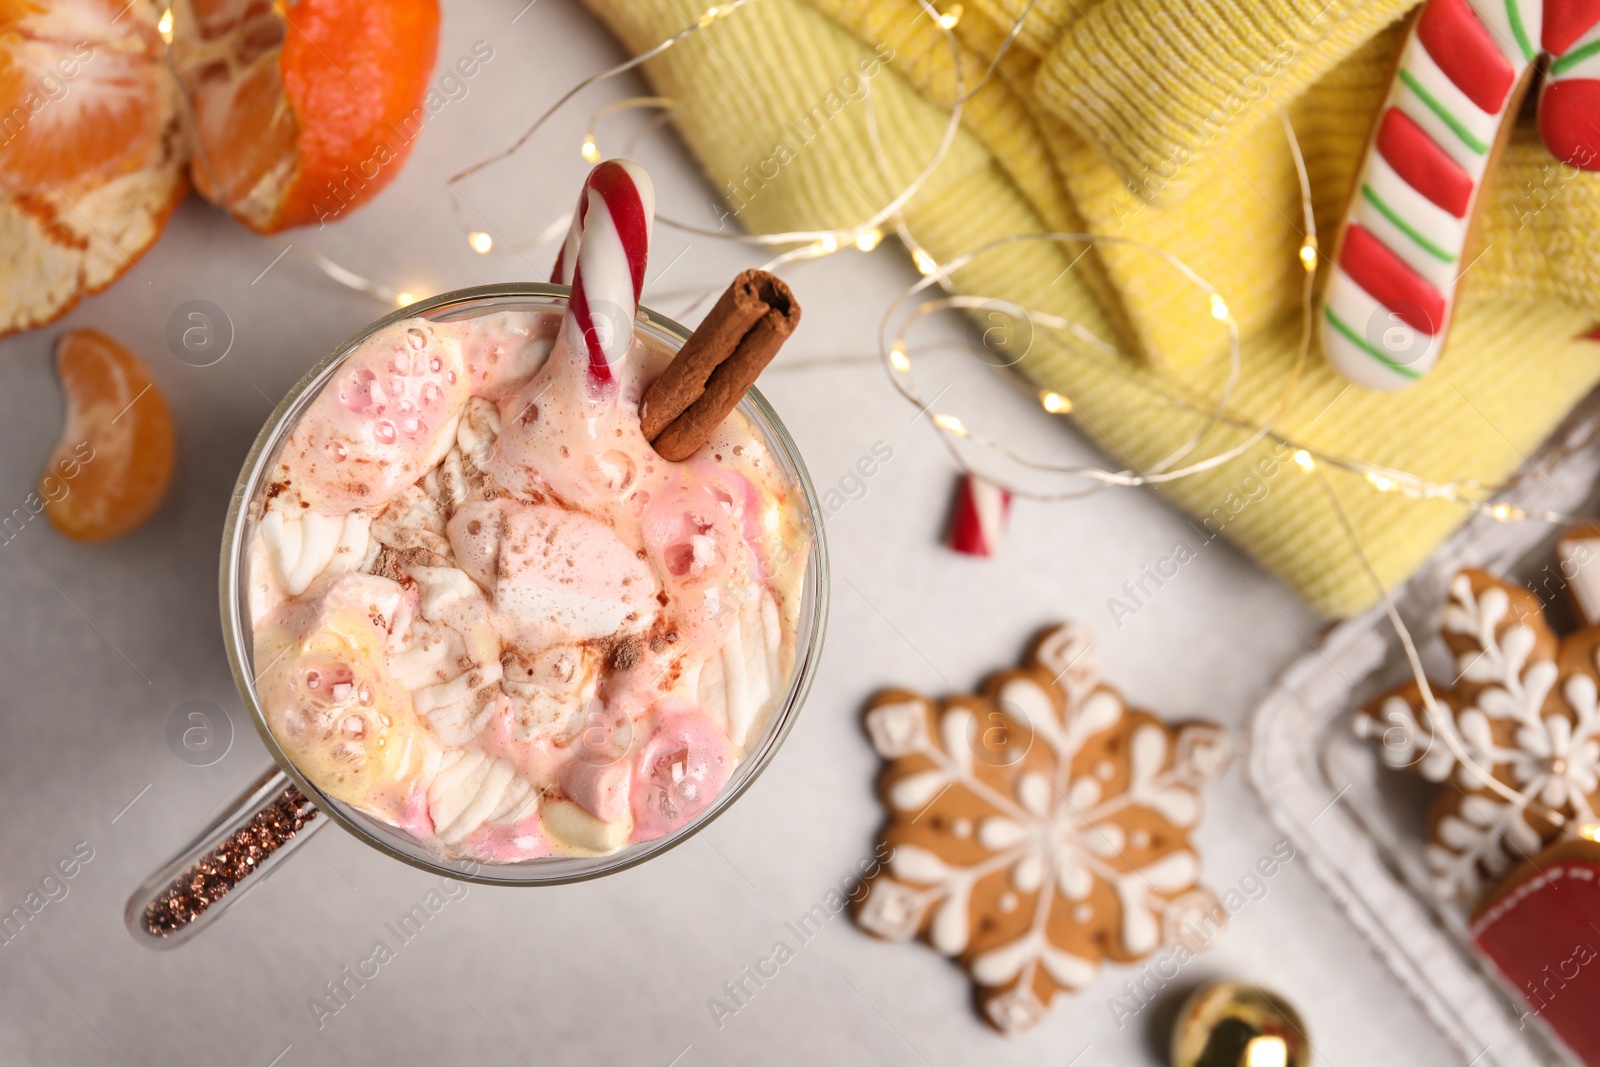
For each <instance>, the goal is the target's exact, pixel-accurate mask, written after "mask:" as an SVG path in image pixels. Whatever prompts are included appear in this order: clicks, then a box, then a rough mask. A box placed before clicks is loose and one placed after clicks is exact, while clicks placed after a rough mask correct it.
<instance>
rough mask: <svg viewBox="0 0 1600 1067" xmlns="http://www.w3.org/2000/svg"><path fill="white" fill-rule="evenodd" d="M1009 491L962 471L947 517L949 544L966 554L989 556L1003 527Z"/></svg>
mask: <svg viewBox="0 0 1600 1067" xmlns="http://www.w3.org/2000/svg"><path fill="white" fill-rule="evenodd" d="M1010 511H1011V494H1010V493H1008V492H1006V491H1005V490H1004V489H1001V488H1000V487H999V486H997V485H995V484H994V483H993V482H988V481H985V480H984V479H982V478H980V477H978V476H977V475H976V474H964V475H962V477H961V484H960V486H959V487H958V488H957V489H956V509H955V514H954V515H953V516H951V519H950V547H951V548H953V549H955V550H956V551H957V552H962V553H965V554H966V555H969V556H992V555H994V553H995V549H996V548H998V547H999V545H1000V535H1001V534H1002V533H1003V532H1004V531H1005V526H1006V516H1007V514H1008V513H1009V512H1010Z"/></svg>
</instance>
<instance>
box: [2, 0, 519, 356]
mask: <svg viewBox="0 0 1600 1067" xmlns="http://www.w3.org/2000/svg"><path fill="white" fill-rule="evenodd" d="M165 7H166V4H165V2H164V0H160V2H158V0H0V334H6V333H11V332H13V331H16V330H25V329H28V328H30V327H33V326H40V325H43V324H44V323H47V322H50V321H52V320H54V319H56V318H59V317H60V316H61V315H63V314H65V313H66V312H67V311H68V310H70V309H71V308H72V306H73V305H74V304H76V303H77V302H78V299H79V298H80V297H82V296H84V295H85V294H87V293H93V292H98V291H99V290H101V289H104V288H105V287H106V286H108V285H110V284H111V283H112V282H113V281H115V280H116V279H117V277H118V276H119V275H121V274H122V272H123V271H125V270H127V269H128V268H129V267H131V266H133V262H134V260H136V259H138V258H139V256H140V255H142V254H143V252H144V250H145V249H146V248H148V247H149V246H150V245H151V244H153V243H154V242H155V240H156V238H157V237H159V236H161V230H162V228H163V227H164V226H165V225H166V221H167V216H169V215H170V214H171V213H172V209H173V208H175V207H176V206H177V204H178V201H180V200H182V199H183V195H184V192H185V190H186V189H187V188H188V181H186V178H188V179H192V180H193V182H194V184H195V187H196V188H197V189H198V190H199V191H200V192H201V194H202V195H204V196H205V197H207V198H208V199H210V200H211V201H213V202H215V203H218V204H221V205H223V206H224V207H226V208H227V209H228V211H229V212H231V213H232V214H233V215H234V216H235V217H236V218H238V219H239V220H240V221H241V222H243V223H244V224H245V225H247V226H249V227H251V228H252V229H255V230H259V231H262V232H269V231H273V230H281V229H283V228H284V227H287V226H300V225H304V224H306V223H311V222H321V221H326V220H328V219H333V218H337V217H339V216H340V215H342V214H343V213H344V212H346V211H348V210H349V209H351V208H353V207H355V206H356V205H358V204H361V203H364V202H365V201H367V200H370V199H371V198H372V197H373V196H374V195H376V194H377V192H378V191H379V190H380V189H382V188H383V187H384V186H385V185H387V184H388V183H389V181H390V180H392V179H393V178H394V176H395V174H396V173H398V172H399V170H400V166H401V164H402V162H403V161H404V159H405V157H406V155H407V153H408V152H409V151H410V148H411V143H412V141H413V140H415V138H416V136H417V133H418V132H419V131H420V130H421V128H422V125H423V123H424V121H425V120H426V118H427V111H426V110H425V108H424V106H423V104H424V98H425V95H426V93H427V91H428V85H427V83H428V77H429V75H430V74H431V72H432V70H433V62H434V54H435V52H436V51H437V48H438V40H439V5H438V2H437V0H290V2H287V3H283V2H270V0H179V2H177V3H175V4H173V6H172V8H171V15H170V21H168V20H167V16H166V15H165V13H164V9H165ZM163 30H165V31H166V32H167V33H168V34H170V40H171V42H172V53H171V58H172V66H171V68H170V69H169V67H168V63H167V47H166V44H165V43H164V42H163V40H162V33H163ZM488 55H489V56H491V57H492V55H493V52H492V51H490V52H489V53H488ZM483 58H484V57H483V55H482V54H480V53H479V52H478V51H477V50H476V49H475V50H474V53H473V57H471V58H464V59H463V60H461V61H460V63H458V65H457V66H458V69H460V70H461V71H462V72H463V73H466V71H467V69H468V66H467V65H475V64H476V63H478V62H480V61H482V59H483ZM474 70H475V66H474ZM174 72H176V73H177V75H178V76H177V77H174V76H173V75H174ZM469 76H470V75H469ZM185 93H187V94H188V96H189V98H190V103H191V105H192V113H193V128H192V129H191V128H189V123H188V122H186V114H187V111H186V108H185V106H184V94H185Z"/></svg>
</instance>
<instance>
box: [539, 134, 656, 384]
mask: <svg viewBox="0 0 1600 1067" xmlns="http://www.w3.org/2000/svg"><path fill="white" fill-rule="evenodd" d="M655 209H656V199H655V188H654V187H653V186H652V185H651V184H650V176H649V175H648V174H646V173H645V171H644V168H643V167H641V166H639V165H638V164H637V163H630V162H628V161H627V160H625V159H609V160H607V161H605V162H604V163H601V164H599V165H598V166H596V167H595V168H594V170H592V171H590V172H589V177H588V178H587V179H586V180H585V181H584V183H583V193H582V195H581V196H579V198H578V209H577V211H576V213H575V214H574V215H573V218H572V227H571V229H569V230H568V232H567V240H566V242H565V243H564V244H563V245H562V248H561V253H560V254H559V255H558V256H557V257H556V265H555V270H554V271H553V272H552V276H551V280H552V281H556V282H558V283H567V282H569V281H570V284H571V285H572V297H571V299H570V300H568V302H567V313H566V315H565V317H564V318H563V319H562V335H563V338H564V339H565V343H566V347H567V350H568V351H569V352H573V353H574V354H578V353H582V354H583V355H584V356H585V357H586V358H587V361H588V370H589V377H590V379H591V380H592V381H594V382H595V383H604V382H609V381H611V380H612V379H613V378H615V376H616V375H615V373H614V372H615V368H616V366H617V364H618V363H619V362H621V360H622V359H623V357H624V356H626V355H627V354H628V347H629V346H630V345H631V344H632V343H633V320H634V316H635V315H636V314H637V313H638V310H639V290H640V288H641V287H642V286H643V285H644V267H645V260H646V258H647V257H648V255H649V250H650V224H651V222H652V220H653V219H654V218H655Z"/></svg>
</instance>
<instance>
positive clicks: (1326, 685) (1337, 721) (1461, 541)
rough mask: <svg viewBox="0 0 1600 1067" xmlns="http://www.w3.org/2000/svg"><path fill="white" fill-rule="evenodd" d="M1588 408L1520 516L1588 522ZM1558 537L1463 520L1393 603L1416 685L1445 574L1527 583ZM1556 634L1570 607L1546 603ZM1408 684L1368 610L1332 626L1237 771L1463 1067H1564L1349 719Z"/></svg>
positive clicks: (1432, 662) (1412, 807) (1512, 494)
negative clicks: (1468, 572)
mask: <svg viewBox="0 0 1600 1067" xmlns="http://www.w3.org/2000/svg"><path fill="white" fill-rule="evenodd" d="M1597 420H1600V401H1597V398H1596V397H1593V396H1591V397H1590V398H1589V400H1587V401H1585V403H1584V404H1583V405H1581V407H1580V408H1579V410H1578V412H1576V413H1575V414H1574V415H1573V416H1572V417H1571V418H1569V419H1568V420H1567V423H1566V424H1565V425H1564V426H1563V427H1562V429H1561V430H1560V431H1559V432H1558V433H1556V434H1555V435H1554V436H1553V437H1552V442H1554V443H1553V444H1552V445H1550V446H1547V448H1546V449H1545V451H1544V453H1543V454H1542V457H1541V458H1540V459H1537V460H1535V464H1536V465H1537V466H1539V467H1541V468H1542V469H1543V470H1544V471H1545V473H1544V475H1543V476H1541V475H1538V474H1535V475H1533V476H1531V477H1527V478H1524V479H1523V480H1521V481H1520V482H1519V483H1518V484H1517V485H1516V486H1514V487H1513V488H1511V489H1510V490H1508V491H1507V492H1506V493H1505V494H1504V495H1503V496H1501V497H1500V498H1499V499H1500V500H1503V501H1505V502H1506V503H1509V504H1512V505H1514V506H1516V507H1520V508H1524V509H1526V510H1529V511H1534V510H1548V511H1557V512H1561V513H1563V514H1573V515H1590V514H1594V507H1593V505H1594V500H1595V492H1596V484H1597V481H1600V440H1595V439H1592V438H1593V437H1594V429H1595V427H1596V425H1597ZM1560 532H1561V531H1560V530H1559V529H1556V528H1554V527H1552V526H1550V525H1548V524H1544V523H1539V522H1531V521H1529V522H1498V521H1496V520H1494V519H1493V518H1490V517H1488V516H1476V517H1474V518H1473V519H1472V520H1470V521H1469V522H1467V523H1466V524H1465V525H1464V526H1463V527H1462V528H1461V529H1460V530H1458V531H1457V532H1456V534H1455V535H1453V536H1452V537H1451V538H1450V539H1449V540H1448V541H1447V542H1446V543H1445V544H1444V545H1443V546H1442V547H1441V548H1440V550H1439V552H1437V553H1436V554H1435V555H1434V557H1433V558H1432V559H1431V560H1430V561H1429V562H1428V564H1427V565H1426V566H1424V567H1423V568H1422V569H1421V570H1420V571H1419V572H1418V573H1417V574H1416V575H1415V576H1413V577H1412V578H1411V580H1410V581H1409V582H1407V583H1406V584H1405V585H1404V586H1403V587H1402V588H1401V589H1400V590H1398V591H1397V593H1396V595H1395V606H1396V608H1397V609H1398V611H1399V613H1400V616H1401V618H1402V619H1403V620H1404V621H1405V624H1406V626H1407V627H1408V628H1409V629H1410V631H1411V633H1412V636H1413V639H1414V640H1415V642H1416V644H1417V649H1418V651H1419V652H1420V654H1421V656H1422V659H1423V663H1424V665H1425V666H1426V667H1427V669H1428V672H1429V675H1430V677H1435V678H1439V677H1450V676H1452V675H1453V673H1454V672H1453V671H1452V670H1451V669H1450V663H1451V660H1450V657H1449V654H1448V651H1447V650H1446V649H1445V647H1444V643H1443V641H1442V640H1440V638H1439V620H1440V616H1441V614H1442V611H1443V607H1444V603H1445V599H1446V596H1447V586H1448V584H1449V580H1450V578H1451V577H1452V576H1453V575H1454V574H1455V572H1456V571H1457V570H1459V569H1460V568H1462V567H1467V566H1475V567H1483V568H1485V569H1487V570H1490V571H1493V572H1495V573H1498V574H1502V575H1505V576H1507V577H1522V578H1527V577H1529V576H1531V575H1534V574H1537V573H1539V572H1540V571H1541V569H1542V568H1543V567H1544V566H1545V565H1547V564H1549V563H1551V562H1552V550H1553V546H1554V542H1555V539H1556V537H1557V536H1559V534H1560ZM1548 606H1549V608H1550V610H1551V614H1552V616H1553V617H1554V621H1555V622H1556V623H1557V625H1561V624H1563V623H1564V622H1565V621H1566V619H1567V616H1568V615H1569V614H1570V613H1569V610H1568V608H1567V605H1566V604H1565V603H1564V602H1561V603H1555V604H1551V605H1548ZM1409 677H1410V670H1409V668H1408V667H1407V665H1406V663H1405V659H1404V655H1403V653H1402V651H1401V649H1400V644H1399V639H1398V637H1397V635H1396V634H1395V631H1394V628H1393V626H1392V625H1391V623H1390V621H1389V618H1388V616H1387V615H1386V614H1385V612H1384V610H1383V608H1382V606H1379V607H1378V608H1375V609H1373V610H1371V611H1369V612H1367V613H1366V614H1364V615H1361V616H1359V617H1357V618H1354V619H1350V620H1349V621H1347V622H1343V623H1340V624H1339V625H1337V626H1335V627H1333V628H1332V629H1331V630H1330V631H1328V633H1327V634H1326V635H1325V636H1324V637H1323V639H1322V640H1321V642H1320V643H1319V645H1318V647H1317V650H1316V651H1314V652H1311V653H1308V654H1307V655H1305V656H1303V657H1301V658H1300V659H1299V660H1297V661H1296V662H1295V663H1294V664H1292V665H1291V666H1290V667H1289V669H1288V670H1287V671H1285V672H1284V674H1283V676H1282V678H1280V679H1279V681H1278V684H1277V685H1276V686H1274V688H1273V690H1272V692H1271V693H1269V694H1268V696H1267V698H1266V700H1265V701H1263V702H1262V704H1261V706H1260V707H1259V708H1258V709H1257V711H1256V715H1255V719H1254V724H1253V728H1252V743H1251V751H1250V760H1249V776H1250V780H1251V782H1252V784H1253V785H1254V786H1255V788H1256V789H1257V790H1258V791H1259V792H1260V793H1261V795H1262V797H1263V798H1264V799H1265V800H1266V802H1267V808H1268V810H1269V811H1270V812H1271V815H1272V818H1273V820H1274V822H1276V823H1277V825H1278V826H1279V828H1280V829H1282V831H1283V832H1284V833H1285V834H1286V835H1288V837H1289V839H1290V841H1291V842H1292V843H1293V844H1294V846H1295V848H1296V849H1297V850H1298V851H1299V852H1300V853H1301V854H1302V855H1304V856H1305V858H1306V861H1307V864H1308V866H1309V867H1310V869H1311V871H1312V873H1313V874H1314V875H1315V876H1316V877H1317V879H1318V880H1319V881H1321V882H1322V883H1323V884H1324V885H1325V886H1327V888H1328V889H1329V891H1330V892H1331V893H1332V894H1333V896H1334V897H1335V898H1336V899H1337V900H1338V902H1339V904H1340V906H1341V907H1343V908H1344V910H1345V911H1346V912H1347V913H1348V914H1349V916H1350V918H1351V919H1352V921H1354V923H1355V924H1356V926H1358V927H1359V928H1360V929H1361V931H1362V932H1363V933H1364V934H1365V935H1366V936H1367V938H1368V939H1369V940H1370V941H1371V942H1372V946H1373V948H1374V949H1375V950H1376V951H1377V953H1378V955H1379V956H1380V957H1381V958H1382V959H1383V960H1384V962H1385V963H1386V964H1387V965H1388V966H1389V968H1390V969H1391V970H1393V971H1394V973H1395V975H1396V976H1397V977H1398V978H1399V979H1400V981H1401V982H1402V983H1403V984H1404V986H1405V987H1406V989H1407V990H1409V991H1410V993H1411V994H1412V996H1414V997H1415V998H1416V999H1417V1001H1418V1003H1419V1004H1420V1005H1421V1006H1422V1008H1423V1010H1424V1011H1425V1012H1426V1013H1427V1014H1428V1016H1429V1017H1430V1018H1431V1019H1432V1020H1433V1021H1434V1023H1435V1024H1437V1025H1438V1027H1439V1029H1440V1030H1441V1031H1443V1033H1444V1034H1445V1036H1446V1037H1447V1038H1448V1039H1449V1040H1450V1041H1451V1042H1452V1043H1453V1044H1455V1046H1456V1047H1457V1048H1458V1049H1459V1051H1460V1052H1461V1054H1462V1057H1463V1060H1464V1061H1465V1062H1468V1063H1470V1064H1471V1065H1472V1067H1527V1065H1532V1064H1574V1065H1576V1064H1577V1061H1576V1060H1575V1059H1573V1058H1572V1057H1571V1056H1570V1054H1569V1053H1567V1052H1566V1051H1565V1050H1564V1048H1563V1047H1562V1046H1561V1044H1560V1043H1559V1042H1558V1041H1557V1040H1556V1039H1555V1037H1554V1035H1553V1034H1552V1033H1551V1032H1550V1031H1549V1030H1548V1028H1547V1027H1545V1026H1544V1024H1543V1023H1542V1022H1539V1021H1538V1020H1537V1019H1534V1018H1533V1017H1530V1018H1529V1020H1528V1024H1527V1025H1526V1026H1524V1025H1523V1024H1522V1022H1521V1021H1520V1019H1519V1016H1520V1014H1521V1013H1522V1012H1523V1011H1526V1010H1527V1009H1526V1007H1525V1005H1524V1004H1523V1003H1522V1001H1521V999H1520V998H1519V997H1517V996H1516V995H1515V993H1514V992H1512V991H1511V989H1510V987H1509V986H1508V985H1507V984H1506V983H1505V982H1504V980H1503V979H1501V977H1500V976H1499V974H1498V972H1497V971H1496V970H1495V969H1494V967H1493V965H1492V964H1491V963H1489V962H1488V961H1487V960H1486V959H1484V958H1483V957H1482V956H1480V955H1479V954H1478V953H1477V952H1476V951H1475V949H1474V948H1473V946H1472V944H1471V942H1470V939H1469V938H1468V937H1467V934H1466V922H1467V918H1468V916H1467V912H1466V909H1465V907H1464V906H1462V905H1460V904H1448V903H1443V902H1440V901H1438V900H1437V899H1435V898H1434V897H1433V895H1432V894H1431V892H1430V891H1429V884H1428V877H1427V869H1426V866H1425V863H1424V860H1423V853H1422V848H1423V844H1424V842H1425V837H1424V826H1425V816H1426V811H1427V806H1428V804H1429V802H1430V801H1431V799H1432V796H1433V793H1434V791H1435V790H1436V789H1437V787H1436V786H1434V785H1432V784H1431V783H1426V782H1422V781H1421V780H1420V779H1418V778H1415V777H1413V776H1410V775H1405V774H1402V773H1400V772H1397V771H1394V770H1391V769H1389V768H1387V767H1384V766H1382V764H1381V763H1380V762H1379V760H1378V759H1377V758H1376V755H1375V754H1374V752H1373V750H1372V748H1371V746H1370V744H1369V742H1367V741H1364V740H1361V739H1359V738H1357V737H1355V736H1354V734H1353V733H1352V731H1351V728H1350V722H1351V717H1352V715H1353V713H1354V712H1355V711H1356V710H1357V709H1358V708H1360V707H1362V706H1363V705H1364V704H1366V702H1367V701H1368V700H1370V699H1371V698H1372V697H1374V696H1376V695H1377V694H1379V693H1381V692H1383V691H1384V690H1386V689H1388V688H1390V687H1392V686H1394V685H1396V684H1399V683H1402V682H1404V681H1405V680H1406V679H1408V678H1409Z"/></svg>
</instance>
